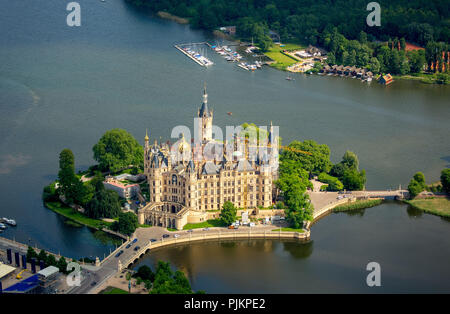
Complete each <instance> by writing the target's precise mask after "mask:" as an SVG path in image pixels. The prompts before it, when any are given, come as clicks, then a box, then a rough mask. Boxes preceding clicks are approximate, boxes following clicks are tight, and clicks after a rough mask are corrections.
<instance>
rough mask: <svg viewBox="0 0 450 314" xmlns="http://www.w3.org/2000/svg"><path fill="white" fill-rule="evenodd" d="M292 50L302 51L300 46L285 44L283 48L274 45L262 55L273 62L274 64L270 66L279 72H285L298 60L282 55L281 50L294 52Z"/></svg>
mask: <svg viewBox="0 0 450 314" xmlns="http://www.w3.org/2000/svg"><path fill="white" fill-rule="evenodd" d="M294 49H302V46H300V45H297V44H285V46H284V47H280V46H279V45H274V46H273V47H272V48H270V49H269V51H267V52H265V53H264V54H265V55H266V56H267V57H269V58H270V59H272V60H274V61H275V63H273V64H271V66H273V67H275V68H277V69H280V70H285V69H286V68H287V67H288V66H290V65H293V64H294V63H297V62H299V60H296V59H295V58H293V57H291V56H288V55H287V54H285V53H283V50H294Z"/></svg>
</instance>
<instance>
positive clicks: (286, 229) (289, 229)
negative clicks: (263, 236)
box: [272, 228, 305, 233]
mask: <svg viewBox="0 0 450 314" xmlns="http://www.w3.org/2000/svg"><path fill="white" fill-rule="evenodd" d="M272 231H273V232H280V228H278V229H273V230H272ZM281 231H288V232H300V233H303V232H305V230H303V229H294V228H281Z"/></svg>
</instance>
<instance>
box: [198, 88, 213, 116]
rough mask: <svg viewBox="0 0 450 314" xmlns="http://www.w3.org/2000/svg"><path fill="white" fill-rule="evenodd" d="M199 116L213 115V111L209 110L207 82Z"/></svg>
mask: <svg viewBox="0 0 450 314" xmlns="http://www.w3.org/2000/svg"><path fill="white" fill-rule="evenodd" d="M199 116H200V117H211V112H210V111H209V108H208V94H207V93H206V84H205V87H204V89H203V103H202V107H201V108H200V111H199Z"/></svg>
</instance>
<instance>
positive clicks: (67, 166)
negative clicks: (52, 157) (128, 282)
mask: <svg viewBox="0 0 450 314" xmlns="http://www.w3.org/2000/svg"><path fill="white" fill-rule="evenodd" d="M58 179H59V189H58V191H59V193H60V194H62V195H64V197H65V199H66V202H67V203H69V204H70V203H75V204H80V205H85V204H86V203H87V202H88V201H89V197H90V195H89V194H87V190H86V188H85V186H84V184H83V182H81V180H80V179H78V177H77V176H76V174H75V157H74V155H73V153H72V151H71V150H70V149H67V148H66V149H63V150H62V151H61V153H60V154H59V172H58ZM44 192H46V191H44ZM47 192H48V191H47Z"/></svg>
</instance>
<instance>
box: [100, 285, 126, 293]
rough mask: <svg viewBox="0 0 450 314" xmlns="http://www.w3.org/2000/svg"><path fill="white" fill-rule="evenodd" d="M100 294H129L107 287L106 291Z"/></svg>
mask: <svg viewBox="0 0 450 314" xmlns="http://www.w3.org/2000/svg"><path fill="white" fill-rule="evenodd" d="M100 294H129V292H128V291H125V290H122V289H119V288H116V287H111V286H110V287H107V288H106V289H105V290H103V291H102V292H100Z"/></svg>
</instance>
